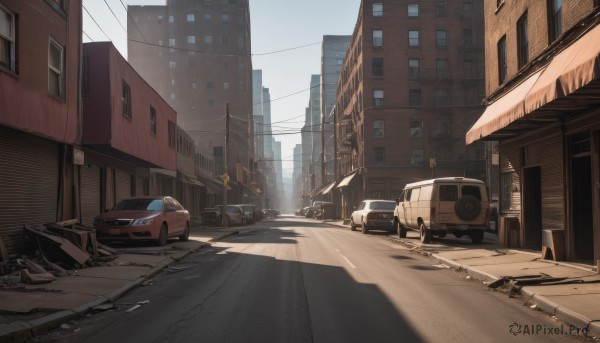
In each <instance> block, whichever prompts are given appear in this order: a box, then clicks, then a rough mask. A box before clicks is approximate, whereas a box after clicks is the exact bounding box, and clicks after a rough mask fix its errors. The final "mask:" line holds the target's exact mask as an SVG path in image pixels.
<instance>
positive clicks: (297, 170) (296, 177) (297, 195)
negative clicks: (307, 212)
mask: <svg viewBox="0 0 600 343" xmlns="http://www.w3.org/2000/svg"><path fill="white" fill-rule="evenodd" d="M293 158H294V170H293V172H292V183H293V187H292V206H293V207H294V208H296V209H297V208H300V207H302V205H303V203H302V194H303V188H302V186H303V183H302V144H296V145H295V146H294V157H293Z"/></svg>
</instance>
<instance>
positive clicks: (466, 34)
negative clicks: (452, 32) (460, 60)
mask: <svg viewBox="0 0 600 343" xmlns="http://www.w3.org/2000/svg"><path fill="white" fill-rule="evenodd" d="M463 44H464V46H465V48H473V47H474V46H475V43H474V42H473V30H472V29H463Z"/></svg>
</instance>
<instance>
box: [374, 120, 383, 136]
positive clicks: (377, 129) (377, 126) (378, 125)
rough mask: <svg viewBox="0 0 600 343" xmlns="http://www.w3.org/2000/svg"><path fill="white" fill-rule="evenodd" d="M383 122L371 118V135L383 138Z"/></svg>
mask: <svg viewBox="0 0 600 343" xmlns="http://www.w3.org/2000/svg"><path fill="white" fill-rule="evenodd" d="M384 127H385V122H384V121H383V120H373V137H374V138H383V134H384Z"/></svg>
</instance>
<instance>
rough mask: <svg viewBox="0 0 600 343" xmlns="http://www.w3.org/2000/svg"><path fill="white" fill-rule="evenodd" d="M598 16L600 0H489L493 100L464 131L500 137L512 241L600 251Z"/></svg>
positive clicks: (504, 227) (568, 252)
mask: <svg viewBox="0 0 600 343" xmlns="http://www.w3.org/2000/svg"><path fill="white" fill-rule="evenodd" d="M599 18H600V10H599V7H598V1H597V0H580V1H561V0H550V1H537V0H529V1H514V0H498V1H489V2H486V3H485V23H486V26H485V32H486V47H485V51H486V60H487V61H488V64H487V68H486V93H487V104H488V105H487V108H486V110H485V112H484V113H483V115H482V116H481V117H480V118H479V120H478V121H477V123H476V124H475V125H474V126H473V127H472V128H471V129H470V130H469V132H468V133H467V136H466V138H467V143H471V142H474V141H477V140H496V141H499V169H500V187H499V188H500V215H501V221H500V222H501V225H500V232H499V239H500V240H501V241H502V242H504V243H505V244H506V245H508V246H518V247H525V248H529V249H537V250H540V249H541V247H542V242H543V238H544V237H555V239H556V242H555V243H556V247H555V250H556V251H555V252H554V256H553V257H557V258H559V259H562V258H567V259H570V260H580V261H586V262H591V263H593V261H595V260H598V259H600V210H599V209H600V197H599V191H598V189H599V188H598V185H599V184H600V183H599V182H600V169H599V164H600V159H599V148H598V147H599V146H600V138H599V137H600V110H599V109H600V80H599V73H598V70H599V68H600V62H599V61H600V59H599V57H600V43H599V42H600V26H598V23H599V20H600V19H599ZM549 230H552V231H549Z"/></svg>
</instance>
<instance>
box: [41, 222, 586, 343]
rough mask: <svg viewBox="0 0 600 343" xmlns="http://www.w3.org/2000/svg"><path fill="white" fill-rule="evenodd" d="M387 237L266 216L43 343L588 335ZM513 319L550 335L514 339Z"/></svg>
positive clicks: (553, 338)
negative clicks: (111, 307)
mask: <svg viewBox="0 0 600 343" xmlns="http://www.w3.org/2000/svg"><path fill="white" fill-rule="evenodd" d="M385 237H386V236H385V234H384V233H383V232H378V231H374V232H373V233H372V234H370V235H363V234H361V233H360V232H352V231H350V230H349V229H346V228H343V227H335V226H332V225H329V224H324V223H320V222H316V221H313V220H309V219H304V218H293V217H283V218H279V219H276V220H267V221H262V222H259V223H256V224H254V226H253V230H249V231H243V232H242V233H241V234H239V235H236V236H231V237H229V238H227V239H225V240H222V241H220V242H218V243H215V244H213V246H212V247H209V248H205V249H202V250H200V251H199V252H198V253H196V254H192V255H190V256H189V257H188V258H186V259H184V260H182V261H180V262H179V263H176V264H174V265H171V266H170V267H169V268H167V269H166V270H165V271H163V272H162V273H160V274H158V275H157V276H156V277H155V278H153V279H152V280H151V282H148V284H147V285H146V286H142V287H140V288H138V289H136V290H134V291H132V292H130V293H129V294H128V295H126V296H125V297H123V298H121V299H119V300H118V301H117V303H116V305H117V306H118V310H113V311H105V312H99V313H97V314H94V315H93V316H90V317H88V318H85V319H83V320H81V321H79V322H76V323H70V324H69V325H70V327H71V328H72V329H73V330H60V329H58V330H55V331H53V332H50V333H48V334H46V335H42V336H38V337H36V338H34V339H33V341H35V342H49V341H53V342H56V341H58V342H84V341H85V342H128V343H133V342H199V341H205V342H399V341H404V342H421V341H422V342H439V341H444V342H465V341H467V342H506V341H509V340H510V341H527V342H531V341H540V342H541V341H544V342H565V341H579V340H581V339H580V338H577V337H572V336H566V335H565V334H564V333H566V332H567V331H568V325H566V324H563V325H564V326H563V329H564V332H563V334H558V333H552V334H549V333H548V331H550V330H552V331H553V332H554V329H561V322H558V321H555V320H553V319H552V318H549V317H548V316H547V315H545V314H544V313H542V312H538V311H534V310H532V309H530V308H529V306H524V304H523V301H522V300H520V299H518V298H516V299H513V298H509V297H508V296H507V295H506V294H503V293H501V292H496V291H492V290H490V289H488V288H487V287H486V286H485V285H483V284H481V282H479V281H474V280H468V279H467V278H465V274H462V273H459V272H456V271H453V270H449V269H447V268H445V267H443V266H441V265H437V264H436V262H435V260H433V259H430V258H428V257H426V256H422V255H420V254H417V253H414V252H411V251H409V250H408V249H406V248H404V247H402V246H401V245H398V244H395V243H393V242H391V241H389V240H386V239H385ZM191 238H192V239H193V237H191ZM145 300H148V301H149V302H148V303H146V304H143V305H142V306H141V307H139V308H137V309H135V310H133V311H131V312H126V310H127V309H129V308H131V307H133V306H134V305H135V304H137V303H138V302H143V301H145ZM513 323H519V324H523V325H529V326H532V327H533V328H535V327H539V328H542V331H539V332H538V333H537V334H536V333H533V332H532V334H530V335H518V336H515V335H513V334H511V332H510V327H511V325H513Z"/></svg>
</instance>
